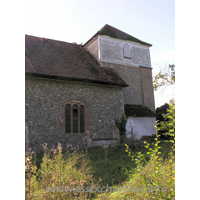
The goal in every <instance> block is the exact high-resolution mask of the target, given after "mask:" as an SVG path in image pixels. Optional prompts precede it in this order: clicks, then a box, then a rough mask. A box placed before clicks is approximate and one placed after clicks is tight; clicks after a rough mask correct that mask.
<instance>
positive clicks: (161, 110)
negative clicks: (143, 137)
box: [156, 103, 169, 123]
mask: <svg viewBox="0 0 200 200" xmlns="http://www.w3.org/2000/svg"><path fill="white" fill-rule="evenodd" d="M168 108H169V104H168V103H165V104H164V105H162V106H160V107H157V108H156V120H157V121H158V123H160V122H161V121H164V120H165V119H164V117H163V114H167V109H168Z"/></svg>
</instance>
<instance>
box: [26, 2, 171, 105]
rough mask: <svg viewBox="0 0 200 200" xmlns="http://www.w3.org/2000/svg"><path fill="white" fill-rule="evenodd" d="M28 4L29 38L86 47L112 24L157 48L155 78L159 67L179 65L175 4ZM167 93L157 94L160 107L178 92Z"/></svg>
mask: <svg viewBox="0 0 200 200" xmlns="http://www.w3.org/2000/svg"><path fill="white" fill-rule="evenodd" d="M25 3H26V5H25V6H26V9H25V10H26V11H25V16H26V18H25V33H26V34H29V35H34V36H40V37H46V38H50V39H56V40H61V41H66V42H77V43H83V44H84V43H85V42H86V41H87V40H88V39H90V37H92V36H93V35H94V34H95V33H96V32H97V31H98V30H99V29H100V28H101V27H103V26H104V25H105V24H109V25H111V26H114V27H116V28H118V29H120V30H122V31H124V32H126V33H128V34H130V35H132V36H134V37H136V38H138V39H141V40H143V41H145V42H148V43H151V44H153V46H152V47H151V48H150V53H151V63H152V67H153V74H154V75H155V74H156V73H157V72H158V71H159V67H158V66H160V67H163V66H164V65H168V64H169V63H170V64H172V63H175V1H174V0H151V1H149V0H124V1H122V0H101V1H100V0H84V1H81V0H73V1H72V0H70V1H69V0H56V1H55V0H54V1H52V0H48V1H46V0H40V1H38V0H34V1H32V0H28V1H25ZM172 90H173V91H172ZM167 91H168V90H165V91H164V92H163V91H161V92H160V91H158V92H156V93H155V103H156V107H157V106H160V105H162V104H163V103H164V102H165V101H168V99H169V98H171V97H174V88H171V89H169V91H168V92H167ZM170 92H172V94H170ZM161 97H162V98H161ZM161 99H162V100H161Z"/></svg>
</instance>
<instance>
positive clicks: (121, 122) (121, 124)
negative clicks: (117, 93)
mask: <svg viewBox="0 0 200 200" xmlns="http://www.w3.org/2000/svg"><path fill="white" fill-rule="evenodd" d="M127 120H128V118H127V117H126V115H125V114H124V113H122V116H121V118H120V119H116V120H115V124H116V126H117V128H118V129H119V135H120V142H121V143H123V141H124V139H125V138H126V122H127Z"/></svg>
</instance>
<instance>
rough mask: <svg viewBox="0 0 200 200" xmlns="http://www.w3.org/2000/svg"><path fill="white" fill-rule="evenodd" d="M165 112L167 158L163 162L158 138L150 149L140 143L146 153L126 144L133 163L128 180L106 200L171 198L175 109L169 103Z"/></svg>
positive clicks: (173, 170)
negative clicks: (167, 133)
mask: <svg viewBox="0 0 200 200" xmlns="http://www.w3.org/2000/svg"><path fill="white" fill-rule="evenodd" d="M167 113H168V114H167V116H166V117H168V121H167V124H166V125H167V126H168V127H170V129H169V134H170V136H171V137H172V138H173V139H172V140H170V141H169V142H170V143H171V144H172V145H171V151H170V152H169V154H168V158H167V159H166V160H165V161H164V160H163V158H162V154H161V151H160V150H161V146H160V142H161V141H160V140H159V135H157V137H156V138H155V143H154V144H153V146H152V144H149V143H148V142H146V141H144V145H145V148H146V149H147V152H146V154H144V153H142V152H133V151H132V150H131V149H130V148H129V146H128V145H127V144H126V145H125V146H126V152H127V153H128V156H130V158H131V160H132V161H133V162H134V163H135V164H136V167H135V168H133V173H132V177H131V178H130V179H129V180H128V181H127V182H125V183H124V184H122V185H121V187H120V189H119V187H118V188H115V191H113V192H111V193H110V194H109V196H108V195H107V196H106V195H105V196H104V197H106V198H109V199H130V198H131V197H132V196H134V199H175V106H174V105H173V104H169V109H168V111H167ZM158 130H159V128H158ZM99 199H102V198H101V197H100V198H99Z"/></svg>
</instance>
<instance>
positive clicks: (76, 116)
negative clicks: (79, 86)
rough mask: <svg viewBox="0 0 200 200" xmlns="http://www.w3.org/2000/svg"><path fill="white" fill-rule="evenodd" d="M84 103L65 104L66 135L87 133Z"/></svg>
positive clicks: (72, 102) (74, 101) (70, 102)
mask: <svg viewBox="0 0 200 200" xmlns="http://www.w3.org/2000/svg"><path fill="white" fill-rule="evenodd" d="M85 111H86V106H85V104H84V103H82V102H80V101H77V100H73V101H69V102H67V103H66V104H65V133H84V132H85V123H86V122H85V119H86V117H85V113H86V112H85Z"/></svg>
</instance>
